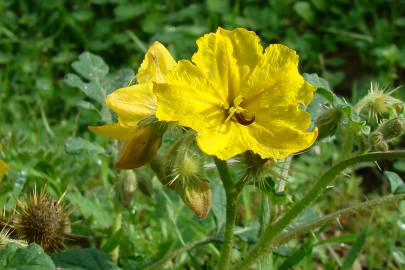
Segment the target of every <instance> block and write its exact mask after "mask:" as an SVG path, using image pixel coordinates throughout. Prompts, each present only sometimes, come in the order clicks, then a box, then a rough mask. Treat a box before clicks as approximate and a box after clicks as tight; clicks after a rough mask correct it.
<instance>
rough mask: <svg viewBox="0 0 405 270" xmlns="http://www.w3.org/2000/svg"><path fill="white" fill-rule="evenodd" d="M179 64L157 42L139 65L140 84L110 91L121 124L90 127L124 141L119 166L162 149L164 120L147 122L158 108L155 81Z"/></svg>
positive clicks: (141, 162)
mask: <svg viewBox="0 0 405 270" xmlns="http://www.w3.org/2000/svg"><path fill="white" fill-rule="evenodd" d="M175 64H176V62H175V61H174V59H173V57H172V56H171V55H170V53H169V52H168V50H167V49H166V48H165V47H164V46H163V45H162V44H161V43H159V42H154V43H153V44H152V45H151V46H150V48H149V49H148V51H147V52H146V55H145V58H144V60H143V62H142V64H141V66H140V67H139V70H138V74H137V75H136V79H137V82H138V84H136V85H132V86H128V87H124V88H120V89H118V90H116V91H114V92H113V93H111V94H110V95H109V96H108V97H107V100H106V103H107V106H108V107H109V108H110V109H111V110H112V111H114V112H116V113H117V115H118V123H114V124H107V125H104V126H98V127H94V126H92V127H89V129H90V130H91V131H93V132H94V133H96V134H99V135H103V136H108V137H111V138H114V139H117V140H119V141H121V142H122V146H121V150H120V154H119V157H118V160H117V162H116V167H118V168H121V169H131V168H136V167H140V166H142V165H144V164H146V163H147V162H148V161H150V160H151V159H152V158H153V156H154V155H155V154H156V152H157V150H158V149H159V146H160V143H161V138H162V134H163V128H162V125H161V123H154V122H153V121H145V120H147V119H151V118H153V117H154V115H155V111H156V96H155V95H154V94H153V90H152V89H153V82H159V83H163V82H164V81H165V79H164V78H165V74H166V73H168V71H169V70H170V69H171V68H172V67H173V66H174V65H175Z"/></svg>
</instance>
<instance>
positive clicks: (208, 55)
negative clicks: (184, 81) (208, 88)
mask: <svg viewBox="0 0 405 270" xmlns="http://www.w3.org/2000/svg"><path fill="white" fill-rule="evenodd" d="M197 46H198V51H197V52H196V53H195V54H194V55H193V57H192V60H193V62H194V63H195V64H196V65H197V66H198V67H199V68H200V69H201V70H202V71H203V72H204V74H205V75H206V77H207V78H210V80H211V81H212V84H213V85H214V87H215V88H217V89H222V91H223V92H224V93H225V94H227V96H228V97H229V100H233V99H234V98H235V97H236V96H237V95H238V93H239V89H240V84H241V81H244V80H245V79H246V78H247V76H248V75H249V74H250V72H251V71H252V70H253V68H254V67H255V65H256V64H257V62H258V61H259V57H260V55H261V54H262V51H263V48H262V47H261V45H260V39H259V37H258V36H257V35H256V34H255V33H254V32H250V31H247V30H245V29H241V28H238V29H235V30H233V31H228V30H224V29H222V28H218V30H217V32H216V33H210V34H207V35H204V36H203V37H201V38H199V39H198V40H197Z"/></svg>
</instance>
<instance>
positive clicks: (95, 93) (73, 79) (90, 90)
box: [64, 73, 105, 105]
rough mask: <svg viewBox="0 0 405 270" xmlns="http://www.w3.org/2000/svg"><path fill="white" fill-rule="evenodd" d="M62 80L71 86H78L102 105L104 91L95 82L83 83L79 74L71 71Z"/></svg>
mask: <svg viewBox="0 0 405 270" xmlns="http://www.w3.org/2000/svg"><path fill="white" fill-rule="evenodd" d="M64 82H65V83H66V84H67V85H69V86H71V87H76V88H79V89H80V90H82V92H83V93H84V94H85V95H86V96H88V97H89V98H91V99H93V100H95V101H97V102H98V103H99V104H102V105H104V100H105V93H104V91H103V90H102V88H101V87H100V86H99V85H98V84H96V83H95V82H89V83H85V82H84V81H83V80H82V79H81V78H80V77H79V76H77V75H76V74H72V73H69V74H67V75H66V77H65V79H64Z"/></svg>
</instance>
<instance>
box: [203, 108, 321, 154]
mask: <svg viewBox="0 0 405 270" xmlns="http://www.w3.org/2000/svg"><path fill="white" fill-rule="evenodd" d="M310 123H311V119H310V114H309V113H307V112H304V111H302V110H299V109H298V108H297V106H295V107H294V106H291V107H277V108H274V107H271V108H269V109H267V110H264V109H263V110H261V111H260V112H259V114H257V116H256V119H255V122H254V123H253V124H251V125H248V126H243V125H240V124H238V123H237V122H235V121H230V122H229V123H228V124H222V125H220V126H218V127H217V128H205V129H200V130H199V133H198V136H197V143H198V146H199V147H200V148H201V150H202V151H203V152H205V153H207V154H209V155H215V156H217V157H218V158H220V159H223V160H226V159H229V158H232V157H234V156H236V155H238V154H241V153H243V152H245V151H247V150H252V151H253V152H254V153H256V154H259V155H260V156H261V157H262V158H275V159H282V158H285V157H287V156H288V155H290V154H293V153H297V152H299V151H302V150H304V149H306V148H308V147H310V146H311V145H312V144H313V142H314V141H315V139H316V137H317V134H318V130H317V129H315V130H313V131H312V132H306V129H307V128H308V127H309V125H310Z"/></svg>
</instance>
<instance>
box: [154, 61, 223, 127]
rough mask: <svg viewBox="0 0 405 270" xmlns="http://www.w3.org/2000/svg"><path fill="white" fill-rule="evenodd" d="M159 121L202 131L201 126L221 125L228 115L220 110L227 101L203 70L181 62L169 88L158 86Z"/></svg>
mask: <svg viewBox="0 0 405 270" xmlns="http://www.w3.org/2000/svg"><path fill="white" fill-rule="evenodd" d="M153 90H154V93H155V95H156V97H157V103H158V107H157V111H156V117H157V118H158V119H159V120H161V121H178V122H179V123H180V124H181V125H183V126H187V127H191V128H193V129H195V130H198V129H199V127H201V126H206V125H217V124H218V123H220V122H221V121H222V120H223V119H224V117H225V115H224V114H223V113H222V110H221V109H220V106H221V104H224V103H226V99H224V100H223V99H221V97H223V96H224V95H221V91H220V90H218V89H215V88H214V87H213V86H212V84H210V82H209V81H208V80H207V78H206V77H205V76H204V74H203V73H202V72H201V70H200V69H199V68H198V67H196V66H195V65H193V64H192V63H191V62H190V61H185V60H182V61H179V63H178V64H177V65H176V67H175V68H174V69H173V70H172V72H170V73H169V74H168V75H167V77H166V83H165V84H159V83H156V84H155V85H154V89H153Z"/></svg>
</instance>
